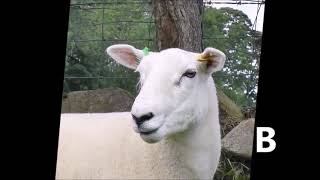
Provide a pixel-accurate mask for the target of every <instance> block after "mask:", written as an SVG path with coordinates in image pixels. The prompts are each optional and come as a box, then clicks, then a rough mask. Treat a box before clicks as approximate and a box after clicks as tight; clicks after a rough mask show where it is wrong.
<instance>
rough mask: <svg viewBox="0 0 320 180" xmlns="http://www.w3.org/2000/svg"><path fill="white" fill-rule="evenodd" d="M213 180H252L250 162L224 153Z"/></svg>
mask: <svg viewBox="0 0 320 180" xmlns="http://www.w3.org/2000/svg"><path fill="white" fill-rule="evenodd" d="M213 180H250V160H247V161H245V160H240V159H239V158H237V157H235V156H233V155H230V154H229V153H226V152H224V151H222V153H221V158H220V163H219V167H218V169H217V171H216V174H215V176H214V178H213Z"/></svg>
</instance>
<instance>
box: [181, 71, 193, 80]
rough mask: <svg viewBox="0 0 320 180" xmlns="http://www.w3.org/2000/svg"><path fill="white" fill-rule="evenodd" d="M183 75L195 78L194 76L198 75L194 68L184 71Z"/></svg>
mask: <svg viewBox="0 0 320 180" xmlns="http://www.w3.org/2000/svg"><path fill="white" fill-rule="evenodd" d="M182 76H186V77H188V78H194V76H196V72H195V71H193V70H188V71H186V72H185V73H183V75H182Z"/></svg>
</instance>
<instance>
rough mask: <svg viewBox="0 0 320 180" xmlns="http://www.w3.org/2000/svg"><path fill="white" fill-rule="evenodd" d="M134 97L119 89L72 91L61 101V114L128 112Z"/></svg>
mask: <svg viewBox="0 0 320 180" xmlns="http://www.w3.org/2000/svg"><path fill="white" fill-rule="evenodd" d="M133 102H134V97H133V96H132V95H131V94H130V93H129V92H128V91H125V90H123V89H120V88H105V89H97V90H89V91H73V92H70V93H68V94H67V95H66V97H64V98H63V100H62V109H61V113H106V112H125V111H130V110H131V106H132V104H133Z"/></svg>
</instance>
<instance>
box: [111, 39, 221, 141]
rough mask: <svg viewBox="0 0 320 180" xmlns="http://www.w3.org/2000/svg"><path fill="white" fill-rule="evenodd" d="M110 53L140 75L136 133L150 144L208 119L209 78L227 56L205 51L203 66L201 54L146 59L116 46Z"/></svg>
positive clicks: (166, 52)
mask: <svg viewBox="0 0 320 180" xmlns="http://www.w3.org/2000/svg"><path fill="white" fill-rule="evenodd" d="M107 53H108V54H109V55H110V56H111V57H112V58H113V59H115V60H116V61H117V62H119V63H120V64H122V65H124V66H126V67H128V68H131V69H135V70H136V71H137V72H139V74H140V92H139V94H138V96H137V97H136V99H135V101H134V104H133V106H132V110H131V114H132V117H133V128H134V130H135V131H136V132H137V133H140V135H141V137H142V139H143V140H144V141H146V142H149V143H154V142H158V141H160V140H161V139H163V138H164V137H166V136H170V135H172V134H176V133H179V132H183V131H185V130H187V129H189V128H190V127H192V126H193V125H195V124H196V123H198V122H199V121H200V120H201V119H204V118H205V117H204V116H205V115H206V114H207V113H206V112H207V111H208V96H209V92H208V80H210V78H209V77H210V76H211V74H212V73H213V72H215V71H218V70H221V69H222V67H223V65H224V61H225V55H224V54H223V53H222V52H221V51H219V50H217V49H214V48H206V50H205V51H204V52H203V53H202V55H203V56H202V57H206V58H205V59H207V60H204V61H201V62H200V61H198V60H197V58H198V56H199V55H200V54H199V53H192V52H188V51H184V50H181V49H176V48H172V49H167V50H164V51H161V52H150V53H149V54H148V55H146V56H144V54H143V52H142V51H141V50H138V49H135V48H134V47H132V46H129V45H113V46H110V47H109V48H108V49H107ZM209 56H211V57H209ZM137 60H138V61H137Z"/></svg>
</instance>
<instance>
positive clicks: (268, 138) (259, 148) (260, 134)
mask: <svg viewBox="0 0 320 180" xmlns="http://www.w3.org/2000/svg"><path fill="white" fill-rule="evenodd" d="M263 132H267V133H268V135H267V136H266V137H263ZM274 135H275V131H274V130H273V129H272V128H270V127H257V152H271V151H273V150H274V149H275V148H276V142H275V141H274V140H273V139H271V138H272V137H273V136H274ZM263 142H268V143H269V147H263Z"/></svg>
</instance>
